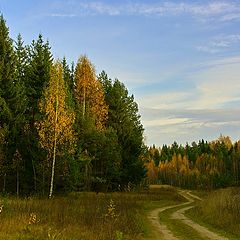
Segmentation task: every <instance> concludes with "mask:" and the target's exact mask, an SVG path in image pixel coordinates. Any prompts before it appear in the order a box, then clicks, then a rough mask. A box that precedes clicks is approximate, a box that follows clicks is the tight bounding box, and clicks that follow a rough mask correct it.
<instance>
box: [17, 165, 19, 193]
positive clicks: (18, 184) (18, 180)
mask: <svg viewBox="0 0 240 240" xmlns="http://www.w3.org/2000/svg"><path fill="white" fill-rule="evenodd" d="M17 197H19V171H18V169H17Z"/></svg>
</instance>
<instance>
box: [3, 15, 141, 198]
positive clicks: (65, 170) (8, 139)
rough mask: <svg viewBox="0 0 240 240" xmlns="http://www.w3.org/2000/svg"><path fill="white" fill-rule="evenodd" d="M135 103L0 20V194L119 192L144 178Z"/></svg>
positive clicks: (87, 68)
mask: <svg viewBox="0 0 240 240" xmlns="http://www.w3.org/2000/svg"><path fill="white" fill-rule="evenodd" d="M144 149H145V147H144V144H143V126H142V124H141V121H140V115H139V113H138V105H137V103H136V102H135V100H134V96H133V95H130V94H129V93H128V89H127V88H126V87H125V86H124V84H123V83H122V82H120V81H119V80H118V79H115V80H111V79H110V78H109V77H108V75H107V74H106V72H104V71H102V72H101V73H100V74H99V75H98V76H97V75H96V71H95V68H94V65H93V63H91V61H90V60H89V59H88V57H87V56H86V55H81V56H80V57H79V59H78V61H77V63H76V64H74V63H72V64H70V65H69V64H68V63H67V61H66V58H65V57H64V58H63V59H56V60H55V59H54V58H53V55H52V53H51V47H50V44H49V42H48V41H45V40H44V38H43V36H42V35H39V36H38V38H37V39H36V40H33V41H32V42H31V44H29V45H25V44H24V41H23V38H22V36H21V35H20V34H19V35H18V37H17V39H16V40H13V39H11V38H10V36H9V29H8V27H7V25H6V21H5V19H4V17H3V16H1V17H0V191H1V192H3V193H10V194H16V195H17V196H18V195H28V194H38V195H49V197H51V196H52V195H53V193H54V192H55V193H61V192H65V191H80V190H86V191H89V190H94V191H96V192H98V191H114V190H124V189H125V188H130V187H131V186H135V185H138V184H139V183H140V182H141V181H142V179H143V178H144V176H145V174H146V169H145V167H144V163H143V161H142V157H141V156H142V154H143V151H144Z"/></svg>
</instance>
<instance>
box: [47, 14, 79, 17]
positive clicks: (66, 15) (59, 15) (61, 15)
mask: <svg viewBox="0 0 240 240" xmlns="http://www.w3.org/2000/svg"><path fill="white" fill-rule="evenodd" d="M50 16H51V17H60V18H73V17H77V15H76V14H63V13H52V14H50Z"/></svg>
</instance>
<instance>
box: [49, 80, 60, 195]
mask: <svg viewBox="0 0 240 240" xmlns="http://www.w3.org/2000/svg"><path fill="white" fill-rule="evenodd" d="M57 121H58V83H57V92H56V112H55V126H54V146H53V161H52V175H51V183H50V191H49V198H52V193H53V180H54V173H55V162H56V148H57Z"/></svg>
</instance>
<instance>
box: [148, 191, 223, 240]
mask: <svg viewBox="0 0 240 240" xmlns="http://www.w3.org/2000/svg"><path fill="white" fill-rule="evenodd" d="M179 194H180V195H182V196H183V197H184V198H185V199H186V200H187V202H185V203H181V204H177V205H172V206H166V207H162V208H157V209H154V210H153V211H151V212H150V213H149V215H148V219H149V220H150V221H151V223H152V225H153V227H154V229H155V235H156V239H165V240H178V239H179V238H177V237H176V236H174V234H173V233H172V232H171V231H170V230H169V229H168V228H167V226H166V225H165V224H163V223H160V222H159V214H160V213H161V212H163V211H166V210H168V209H171V208H175V207H180V206H182V208H180V209H178V210H177V211H176V212H174V213H173V214H172V215H171V218H172V219H177V220H179V221H182V222H183V223H184V224H186V225H188V226H190V227H192V228H193V229H194V230H196V231H197V232H198V233H199V234H200V235H201V236H202V237H203V238H209V239H213V240H227V238H225V237H222V236H220V235H218V234H216V233H214V232H211V231H210V230H208V229H207V228H205V227H203V226H201V225H199V224H197V223H195V222H194V221H192V220H191V219H189V218H187V217H186V216H185V215H184V213H185V211H187V210H188V209H190V208H192V207H193V206H187V207H186V205H189V204H191V203H193V202H194V201H195V200H196V199H197V200H201V199H200V198H199V197H198V196H195V195H194V194H192V193H190V192H189V191H179Z"/></svg>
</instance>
